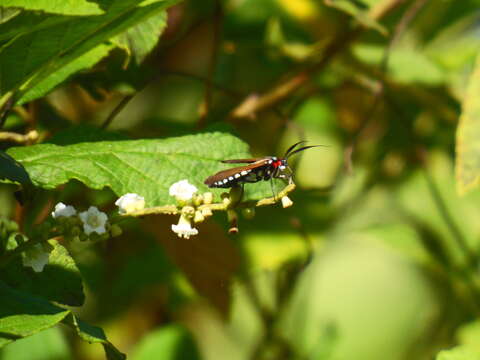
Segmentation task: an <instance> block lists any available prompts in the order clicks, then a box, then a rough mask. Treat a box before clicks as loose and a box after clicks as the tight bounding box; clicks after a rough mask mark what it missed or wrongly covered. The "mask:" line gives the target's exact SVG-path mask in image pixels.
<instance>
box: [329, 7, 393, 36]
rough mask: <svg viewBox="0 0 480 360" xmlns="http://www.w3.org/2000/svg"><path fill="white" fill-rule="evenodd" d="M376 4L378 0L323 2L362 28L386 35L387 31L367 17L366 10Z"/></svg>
mask: <svg viewBox="0 0 480 360" xmlns="http://www.w3.org/2000/svg"><path fill="white" fill-rule="evenodd" d="M378 2H379V1H378V0H367V1H363V0H362V1H358V0H355V1H353V0H330V1H328V2H327V1H325V4H326V5H329V6H331V7H334V8H336V9H338V10H341V11H344V12H346V13H347V14H349V15H351V16H352V17H354V18H355V20H357V21H358V22H359V23H360V24H362V25H363V26H365V27H367V28H370V29H375V30H377V31H378V32H380V33H381V34H382V35H386V34H387V33H388V31H387V29H386V28H385V27H384V26H383V25H382V24H380V23H379V22H378V21H376V20H375V19H373V18H372V17H370V16H369V15H368V9H369V8H370V7H371V6H373V5H374V4H375V3H378ZM367 3H368V4H367Z"/></svg>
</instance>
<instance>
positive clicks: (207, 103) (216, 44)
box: [198, 0, 223, 129]
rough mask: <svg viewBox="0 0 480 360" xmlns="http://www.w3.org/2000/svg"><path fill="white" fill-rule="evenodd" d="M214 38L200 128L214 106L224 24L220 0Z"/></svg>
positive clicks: (199, 122)
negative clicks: (215, 80)
mask: <svg viewBox="0 0 480 360" xmlns="http://www.w3.org/2000/svg"><path fill="white" fill-rule="evenodd" d="M213 19H214V20H213V39H212V52H211V55H210V64H209V67H208V75H207V79H208V80H209V81H206V82H205V99H204V108H203V112H202V114H201V115H200V116H199V118H198V128H200V129H201V128H203V127H204V126H205V122H206V119H207V116H208V114H209V113H210V110H211V107H212V95H213V85H212V84H213V79H214V78H215V71H216V69H217V63H218V52H219V49H220V43H221V32H222V26H223V9H222V5H221V3H220V1H219V0H217V1H216V2H215V13H214V16H213Z"/></svg>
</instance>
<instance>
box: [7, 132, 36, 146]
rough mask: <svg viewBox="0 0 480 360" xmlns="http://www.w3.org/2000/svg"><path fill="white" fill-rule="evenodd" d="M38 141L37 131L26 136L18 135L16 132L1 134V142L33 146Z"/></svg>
mask: <svg viewBox="0 0 480 360" xmlns="http://www.w3.org/2000/svg"><path fill="white" fill-rule="evenodd" d="M37 140H38V132H37V131H36V130H32V131H29V132H28V133H26V134H17V133H14V132H8V131H2V132H0V141H11V142H15V143H18V144H31V143H34V142H35V141H37Z"/></svg>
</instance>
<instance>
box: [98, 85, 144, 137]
mask: <svg viewBox="0 0 480 360" xmlns="http://www.w3.org/2000/svg"><path fill="white" fill-rule="evenodd" d="M136 94H138V91H137V92H135V93H133V94H129V95H126V96H125V97H124V98H123V99H122V100H120V102H119V103H118V104H117V106H115V108H114V109H113V110H112V112H111V113H110V115H108V117H107V118H106V119H105V121H104V122H103V124H102V126H100V128H101V129H106V128H107V127H108V126H109V125H110V124H111V123H112V121H113V119H115V117H116V116H117V115H118V114H119V113H120V111H122V110H123V109H124V108H125V106H127V104H128V103H129V102H130V100H132V99H133V97H134V96H135V95H136Z"/></svg>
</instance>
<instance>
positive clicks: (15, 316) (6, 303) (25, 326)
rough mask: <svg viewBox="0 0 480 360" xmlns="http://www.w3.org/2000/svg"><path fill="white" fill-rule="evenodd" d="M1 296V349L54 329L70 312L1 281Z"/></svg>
mask: <svg viewBox="0 0 480 360" xmlns="http://www.w3.org/2000/svg"><path fill="white" fill-rule="evenodd" d="M0 295H1V296H0V347H2V346H4V345H6V344H8V343H10V342H12V341H14V340H16V339H21V338H23V337H26V336H29V335H33V334H35V333H37V332H39V331H42V330H45V329H48V328H49V327H52V326H54V325H56V324H57V323H59V322H60V321H62V320H63V319H64V318H65V317H66V316H67V315H68V314H69V312H70V311H69V310H66V309H62V308H59V307H58V306H54V305H52V304H50V303H49V302H47V301H46V300H44V299H42V298H37V297H34V296H31V295H29V294H26V293H23V292H20V291H16V290H13V289H11V288H9V287H8V286H7V285H5V283H3V282H1V281H0Z"/></svg>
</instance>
